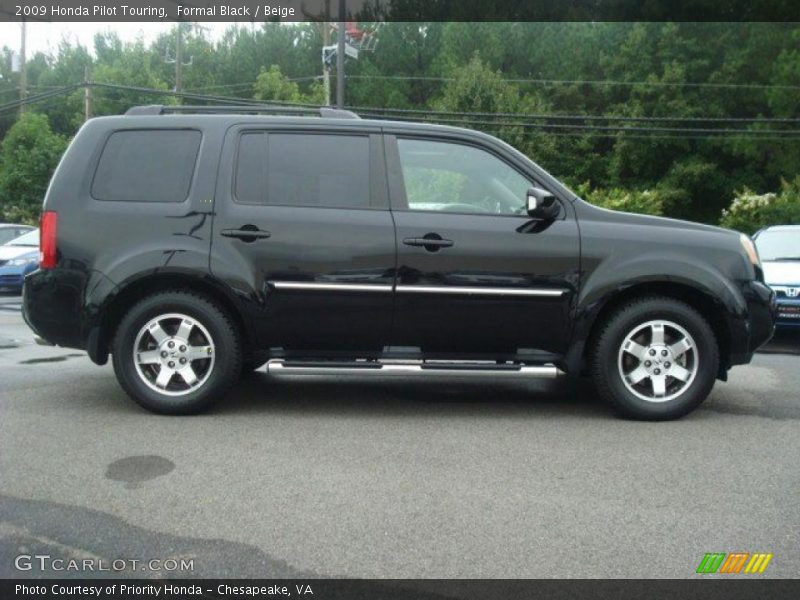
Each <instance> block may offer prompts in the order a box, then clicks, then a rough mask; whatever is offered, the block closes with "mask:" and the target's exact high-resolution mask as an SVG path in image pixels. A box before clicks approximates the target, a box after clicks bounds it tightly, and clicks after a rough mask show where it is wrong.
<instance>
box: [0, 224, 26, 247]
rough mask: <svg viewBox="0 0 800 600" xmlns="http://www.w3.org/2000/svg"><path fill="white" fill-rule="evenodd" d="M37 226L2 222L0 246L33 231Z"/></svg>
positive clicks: (0, 225)
mask: <svg viewBox="0 0 800 600" xmlns="http://www.w3.org/2000/svg"><path fill="white" fill-rule="evenodd" d="M34 229H35V227H31V226H30V225H17V224H15V223H0V246H2V245H3V244H7V243H8V242H10V241H11V240H13V239H14V238H18V237H19V236H21V235H22V234H24V233H28V232H29V231H33V230H34Z"/></svg>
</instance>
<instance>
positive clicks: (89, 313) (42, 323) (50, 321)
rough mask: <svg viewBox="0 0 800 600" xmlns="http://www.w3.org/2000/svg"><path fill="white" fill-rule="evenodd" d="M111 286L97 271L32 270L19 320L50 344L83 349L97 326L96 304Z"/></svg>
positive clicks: (98, 313) (26, 284)
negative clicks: (22, 320)
mask: <svg viewBox="0 0 800 600" xmlns="http://www.w3.org/2000/svg"><path fill="white" fill-rule="evenodd" d="M114 287H115V286H114V285H113V284H112V283H111V281H110V280H109V279H108V278H106V277H105V276H103V275H102V274H100V273H97V272H96V271H95V272H91V271H84V270H78V269H75V270H73V269H63V268H59V269H51V270H41V269H40V270H37V271H34V272H33V273H30V274H29V275H27V276H26V277H25V284H24V286H23V288H22V318H23V319H24V320H25V322H26V323H27V324H28V327H30V328H31V329H32V330H33V332H34V333H35V334H36V335H37V336H39V337H40V338H42V339H43V340H45V341H47V342H49V343H50V344H54V345H57V346H63V347H66V348H77V349H80V350H86V349H87V348H88V345H89V343H90V341H91V340H92V332H93V331H97V329H98V325H99V323H100V317H101V310H100V306H99V301H100V299H102V298H104V297H106V296H107V295H108V293H109V291H110V290H112V289H114ZM95 337H96V336H95Z"/></svg>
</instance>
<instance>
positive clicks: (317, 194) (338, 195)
mask: <svg viewBox="0 0 800 600" xmlns="http://www.w3.org/2000/svg"><path fill="white" fill-rule="evenodd" d="M369 143H370V142H369V137H368V136H366V135H339V134H310V133H266V132H245V133H243V134H242V135H241V136H240V137H239V148H238V153H237V161H236V171H235V182H234V196H235V198H236V201H237V202H241V203H244V204H267V205H279V206H310V207H324V208H370V207H371V202H370V149H369Z"/></svg>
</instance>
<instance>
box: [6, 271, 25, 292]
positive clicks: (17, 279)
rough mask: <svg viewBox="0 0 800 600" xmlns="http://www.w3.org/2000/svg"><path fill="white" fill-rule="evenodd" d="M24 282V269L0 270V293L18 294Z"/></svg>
mask: <svg viewBox="0 0 800 600" xmlns="http://www.w3.org/2000/svg"><path fill="white" fill-rule="evenodd" d="M24 280H25V271H24V267H20V268H19V269H10V268H8V267H5V268H2V269H0V292H19V291H21V290H22V282H23V281H24Z"/></svg>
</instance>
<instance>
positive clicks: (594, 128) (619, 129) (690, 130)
mask: <svg viewBox="0 0 800 600" xmlns="http://www.w3.org/2000/svg"><path fill="white" fill-rule="evenodd" d="M361 114H362V115H365V116H370V117H381V115H378V114H373V113H364V112H362V113H361ZM383 118H386V117H383ZM389 119H390V120H391V117H389ZM396 120H399V119H396ZM402 120H406V121H414V122H423V123H429V122H431V119H428V118H425V117H404V118H403V119H402ZM435 121H436V122H439V123H451V124H470V125H493V126H497V127H522V128H526V129H531V128H533V129H545V130H547V129H565V130H583V131H617V132H626V131H633V132H637V133H643V132H646V133H703V134H712V135H713V134H720V133H744V134H748V135H750V136H753V137H755V136H758V135H767V134H773V135H779V136H800V130H791V129H733V128H709V127H628V126H623V125H575V124H564V123H531V122H527V123H526V122H522V121H500V122H498V121H487V120H480V119H454V118H439V117H438V116H436V118H435Z"/></svg>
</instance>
